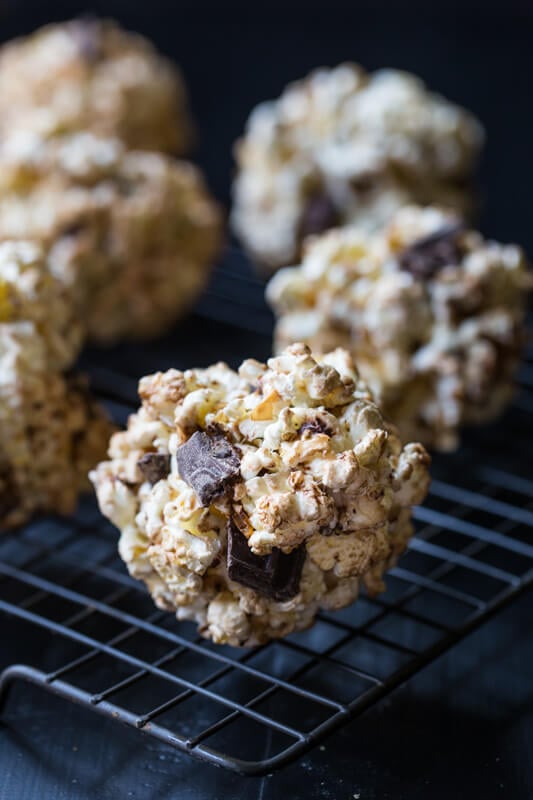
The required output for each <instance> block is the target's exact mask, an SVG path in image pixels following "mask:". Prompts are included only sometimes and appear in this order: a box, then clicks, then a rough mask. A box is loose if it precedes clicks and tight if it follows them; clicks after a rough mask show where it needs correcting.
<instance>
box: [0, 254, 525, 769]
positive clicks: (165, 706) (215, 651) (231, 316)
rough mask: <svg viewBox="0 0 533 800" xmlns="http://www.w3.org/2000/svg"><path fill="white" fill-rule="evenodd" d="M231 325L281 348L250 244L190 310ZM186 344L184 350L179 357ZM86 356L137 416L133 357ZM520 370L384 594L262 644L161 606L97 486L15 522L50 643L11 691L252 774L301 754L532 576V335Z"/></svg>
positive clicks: (116, 400)
mask: <svg viewBox="0 0 533 800" xmlns="http://www.w3.org/2000/svg"><path fill="white" fill-rule="evenodd" d="M206 320H207V322H206ZM228 323H231V324H232V325H233V326H235V325H237V326H239V327H240V328H241V329H245V330H247V331H248V334H247V335H246V339H247V340H249V337H254V336H255V337H256V338H255V339H254V340H253V343H254V346H255V345H257V347H259V349H261V347H264V348H268V341H269V340H268V337H269V336H270V333H271V325H272V320H271V317H270V314H269V312H268V310H267V309H266V307H265V306H264V303H263V300H262V287H261V284H260V283H259V282H258V281H257V280H255V279H254V278H253V277H251V274H250V273H249V272H248V271H247V267H246V264H245V260H244V259H243V257H242V256H240V254H239V253H235V252H233V253H232V254H230V258H229V263H228V264H226V265H224V266H223V267H221V268H220V269H219V270H218V271H217V273H216V274H215V278H214V281H213V284H212V286H211V288H210V290H209V292H208V293H207V294H206V296H205V297H204V299H203V301H202V303H201V304H200V306H199V307H198V309H197V315H196V318H195V319H193V320H192V321H191V322H190V323H188V324H189V325H191V326H192V328H191V329H192V330H194V329H195V325H196V326H197V327H198V326H199V325H201V326H205V325H206V324H210V325H215V326H219V328H218V330H219V332H224V331H226V332H227V331H229V330H230V328H229V327H228ZM238 337H240V338H242V330H241V333H240V334H239V333H238ZM181 338H182V339H183V338H184V337H181ZM185 338H186V337H185ZM247 343H249V341H247ZM169 348H170V349H169V350H165V346H164V345H163V344H162V345H160V346H159V345H158V350H157V352H158V357H159V358H160V360H159V361H158V362H155V361H154V353H153V352H151V351H150V350H149V349H148V351H147V355H146V358H147V359H148V361H150V362H151V363H150V364H143V363H139V361H138V359H137V361H136V368H137V369H138V370H142V371H146V370H147V368H154V367H158V368H159V367H161V366H162V364H161V359H162V361H163V362H164V361H165V359H166V358H167V356H168V359H171V358H173V359H174V360H175V359H176V347H175V342H174V343H169ZM165 353H166V354H167V355H165ZM186 357H187V356H186V347H185V350H184V351H183V353H182V354H181V355H179V354H178V356H177V358H178V361H179V359H180V358H181V359H185V358H186ZM117 363H120V364H121V371H120V372H119V371H118V370H117V368H116V364H117ZM87 365H88V367H89V369H90V371H91V373H92V377H93V381H94V384H95V386H96V388H97V390H98V391H99V394H100V395H101V396H102V398H104V399H105V400H106V401H107V403H108V405H109V407H110V408H111V409H112V411H113V413H114V414H115V416H116V417H117V418H118V419H119V420H120V421H123V419H124V417H125V416H126V415H127V413H129V412H130V411H131V410H132V408H133V407H135V405H136V400H135V380H134V379H133V375H131V374H130V375H128V374H126V373H125V372H124V369H123V367H124V362H123V360H122V359H121V358H120V354H118V355H117V353H115V354H110V355H109V356H108V357H107V360H106V358H102V357H100V359H99V366H97V367H96V366H94V360H93V359H92V357H91V354H89V355H88V360H87ZM175 365H176V364H175ZM177 365H178V366H184V365H185V363H183V364H180V363H177ZM519 377H520V389H519V392H518V393H517V396H516V399H515V401H514V403H513V405H512V407H511V409H510V410H509V412H508V413H507V415H506V417H505V418H504V420H502V421H500V422H499V423H498V424H497V425H494V426H491V427H489V428H484V429H483V430H482V431H472V432H467V434H466V436H465V444H464V446H463V447H462V449H461V451H460V452H459V453H457V454H454V455H451V456H441V457H436V458H435V459H434V464H433V476H434V480H433V484H432V487H431V491H430V495H429V498H428V500H427V502H426V504H425V505H424V506H423V507H421V508H418V509H416V510H415V520H416V527H417V531H416V535H415V537H414V538H413V540H412V542H411V545H410V547H409V550H408V552H407V553H406V555H405V556H404V557H403V558H402V560H401V561H400V563H399V564H398V566H396V567H395V568H394V569H392V570H391V572H390V573H389V576H388V579H387V591H386V593H385V594H383V595H381V596H379V597H376V598H368V597H366V596H363V597H361V598H360V599H359V600H358V601H357V603H356V604H355V605H353V606H352V607H350V608H348V609H344V610H342V611H339V612H335V613H322V614H321V615H320V616H319V618H318V620H317V623H316V625H315V626H314V627H312V628H311V629H309V630H308V631H305V632H301V633H298V634H293V635H291V636H289V637H287V638H286V639H283V640H279V641H276V642H271V643H270V644H268V645H266V646H263V647H261V648H253V649H249V650H239V649H235V648H230V647H226V646H224V647H220V646H215V645H213V644H212V643H210V642H208V641H205V640H203V639H202V638H201V637H199V636H198V635H197V634H196V631H195V629H194V627H193V626H192V625H190V624H189V623H177V622H176V620H175V619H174V617H173V616H172V615H171V614H168V613H164V612H162V611H158V610H156V609H155V608H154V606H153V604H152V602H151V600H150V598H149V597H148V595H147V594H146V592H145V590H144V588H143V586H142V585H141V584H139V583H138V582H137V581H135V580H133V579H132V578H131V577H130V576H129V575H128V574H127V572H126V570H125V568H124V566H123V564H122V562H121V561H120V559H119V557H118V555H117V550H116V540H117V534H116V531H115V530H114V529H113V528H112V527H111V526H110V525H109V524H107V523H106V522H105V521H104V520H103V519H102V518H101V516H100V515H99V513H98V511H97V509H96V507H95V504H94V501H92V500H91V499H87V500H85V501H84V502H83V503H82V505H81V507H80V510H79V512H78V513H77V514H76V516H74V517H72V518H68V519H60V518H47V519H41V520H39V521H36V522H34V523H32V524H30V525H28V526H26V527H25V528H24V529H22V530H19V531H16V532H12V533H10V534H5V535H3V536H2V537H1V538H0V612H3V613H4V614H6V615H7V616H8V617H9V619H10V620H11V621H13V620H16V621H19V620H20V621H24V622H25V623H29V624H30V625H33V626H37V627H38V628H39V629H40V630H41V631H42V632H43V633H44V634H45V636H46V646H45V648H44V653H42V654H40V655H39V657H37V656H36V660H37V662H39V660H40V661H41V663H40V664H39V663H37V665H29V664H24V665H23V664H14V665H11V666H9V667H8V668H7V669H6V670H4V672H3V673H2V675H1V676H0V703H1V702H5V701H6V700H7V697H8V694H9V689H10V688H11V687H12V686H13V684H14V683H15V682H17V681H26V682H31V683H33V684H36V685H38V686H40V687H41V688H43V689H46V690H47V691H49V692H52V693H54V694H56V695H59V696H61V697H63V698H65V699H67V700H70V701H74V702H77V703H80V704H82V705H84V706H86V707H89V708H92V709H94V710H95V711H97V712H99V713H101V714H104V715H106V716H111V717H113V718H115V719H117V720H119V721H121V722H123V723H125V724H127V725H130V726H132V727H134V728H137V729H138V730H139V731H143V732H144V733H145V734H148V735H150V736H152V737H155V738H157V739H160V740H161V741H163V742H165V743H167V744H170V745H173V746H174V747H177V748H179V749H180V750H183V751H186V752H188V753H190V754H191V755H193V756H196V757H197V758H200V759H204V760H206V761H209V762H211V763H214V764H217V765H220V766H224V767H227V768H229V769H231V770H234V771H237V772H240V773H243V774H250V775H251V774H256V775H257V774H265V773H267V772H271V771H273V770H274V769H276V768H279V767H281V766H282V765H284V764H286V763H288V762H289V761H290V760H292V759H294V758H295V757H297V756H298V755H300V754H302V753H303V752H305V751H306V750H308V749H310V748H311V747H313V746H314V745H316V744H317V743H319V742H320V741H321V740H323V739H324V738H325V737H326V736H327V735H328V734H330V733H331V732H332V731H333V730H334V729H336V728H337V727H339V726H340V725H342V724H343V723H345V722H346V721H347V720H348V719H351V718H353V717H355V716H357V715H359V714H361V713H362V712H363V711H364V710H365V709H367V708H368V707H369V706H371V705H372V704H374V703H375V702H376V701H377V700H379V699H380V698H382V697H384V696H385V695H386V694H388V693H389V692H391V691H392V690H393V689H394V688H395V687H397V686H398V685H399V684H401V683H403V682H405V681H406V680H407V679H408V678H409V677H410V676H412V675H414V674H415V673H416V672H417V671H419V670H420V669H421V668H422V667H424V666H425V665H427V664H429V663H430V662H431V661H433V660H434V659H435V658H436V657H437V656H438V655H440V654H441V653H443V652H444V651H445V650H447V649H448V648H449V647H451V646H452V645H453V644H454V643H456V642H458V641H459V640H460V639H462V638H464V637H465V636H467V634H468V633H469V632H471V631H472V630H473V629H474V628H476V627H477V626H479V625H480V624H481V623H482V622H484V621H486V620H487V619H489V617H490V616H491V615H492V614H494V613H495V612H497V611H498V610H499V609H501V608H502V607H503V606H504V605H505V604H506V603H507V602H509V601H510V600H511V599H512V598H514V597H516V596H517V595H518V594H520V593H521V592H523V591H524V590H526V589H527V588H528V587H530V586H531V585H532V583H533V544H532V542H533V539H532V533H533V481H532V480H530V479H529V478H528V477H527V476H524V475H523V470H524V465H526V464H528V463H529V453H528V450H529V447H530V445H529V443H528V439H529V437H530V436H531V433H532V432H533V353H532V352H531V349H530V350H529V352H528V360H526V362H525V363H524V366H523V368H522V370H521V373H520V376H519Z"/></svg>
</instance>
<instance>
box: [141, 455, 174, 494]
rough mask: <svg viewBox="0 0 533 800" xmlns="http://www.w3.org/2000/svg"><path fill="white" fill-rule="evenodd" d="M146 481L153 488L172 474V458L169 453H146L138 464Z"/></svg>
mask: <svg viewBox="0 0 533 800" xmlns="http://www.w3.org/2000/svg"><path fill="white" fill-rule="evenodd" d="M137 466H138V467H139V469H140V470H141V472H142V474H143V476H144V478H145V480H147V481H149V482H150V483H151V484H152V486H153V485H154V483H157V482H158V481H162V480H163V478H166V477H167V475H168V473H169V472H170V456H169V454H168V453H146V455H144V456H143V457H142V458H141V459H140V460H139V461H138V462H137Z"/></svg>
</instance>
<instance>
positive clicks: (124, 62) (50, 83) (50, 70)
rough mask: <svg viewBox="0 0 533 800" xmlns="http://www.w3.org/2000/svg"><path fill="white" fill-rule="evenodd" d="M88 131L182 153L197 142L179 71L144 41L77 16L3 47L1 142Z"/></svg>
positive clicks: (109, 24)
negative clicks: (24, 134) (16, 134)
mask: <svg viewBox="0 0 533 800" xmlns="http://www.w3.org/2000/svg"><path fill="white" fill-rule="evenodd" d="M13 131H31V132H33V133H36V134H39V135H42V136H45V137H52V136H61V135H64V134H68V133H75V132H79V131H90V132H92V133H96V134H98V135H101V136H109V137H115V136H116V137H118V138H120V139H122V141H124V142H125V143H126V145H127V146H128V147H130V148H138V149H141V150H159V151H162V152H168V153H172V154H174V155H183V154H184V153H186V152H187V150H188V148H189V145H190V140H191V122H190V119H189V112H188V108H187V99H186V94H185V87H184V83H183V80H182V77H181V75H180V72H179V70H178V69H177V67H176V66H175V65H173V64H172V63H171V62H170V61H168V60H167V59H166V58H164V57H163V56H161V55H160V54H158V53H157V51H156V50H155V48H154V47H153V45H152V44H151V43H150V42H149V41H148V40H147V39H145V38H144V37H142V36H140V35H139V34H135V33H128V32H126V31H123V30H122V29H121V28H120V27H119V26H118V25H117V24H116V23H114V22H111V21H109V20H99V19H96V18H89V17H86V18H79V19H74V20H72V21H70V22H65V23H61V24H55V25H47V26H46V27H45V28H41V29H40V30H38V31H36V32H35V33H33V34H31V35H30V36H26V37H24V38H21V39H15V40H14V41H12V42H9V43H7V44H5V45H4V46H3V47H2V48H0V137H4V136H6V135H8V134H10V133H11V132H13Z"/></svg>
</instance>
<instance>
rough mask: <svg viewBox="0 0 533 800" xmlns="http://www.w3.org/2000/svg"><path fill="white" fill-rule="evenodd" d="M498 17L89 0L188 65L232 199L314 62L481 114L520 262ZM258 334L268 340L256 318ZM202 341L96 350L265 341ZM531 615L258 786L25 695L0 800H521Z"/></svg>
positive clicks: (25, 651) (525, 153)
mask: <svg viewBox="0 0 533 800" xmlns="http://www.w3.org/2000/svg"><path fill="white" fill-rule="evenodd" d="M51 6H52V7H51ZM498 6H499V8H498V10H494V9H492V8H487V6H486V5H485V4H475V3H465V4H461V3H453V4H445V3H437V4H436V5H431V6H430V5H429V4H427V5H424V4H422V3H417V4H416V9H415V4H413V5H412V6H411V5H410V6H406V5H405V4H400V3H396V4H394V3H383V2H380V3H379V4H378V5H373V4H370V3H364V4H362V5H361V6H359V5H358V4H356V3H349V4H343V3H340V2H331V3H328V4H314V5H313V6H312V7H311V6H309V5H308V4H301V3H292V4H291V3H286V4H281V3H278V2H275V3H273V4H271V5H269V6H266V5H265V6H263V5H253V6H252V4H249V5H245V4H239V3H228V4H223V3H218V4H216V5H215V4H213V5H211V4H208V3H202V2H197V3H195V4H192V3H189V2H187V3H182V4H179V3H177V2H176V3H174V2H168V3H163V2H158V1H157V0H153V1H152V2H151V3H149V4H146V3H134V2H131V0H130V2H125V1H123V2H112V1H110V2H98V3H92V4H90V7H91V8H92V9H93V10H96V11H100V12H104V13H107V14H109V15H115V16H119V17H121V19H122V20H123V21H124V22H125V24H127V25H129V26H131V27H133V28H137V29H139V30H141V31H143V32H145V33H146V34H148V35H150V36H152V37H153V38H154V39H155V40H156V42H157V43H158V44H159V46H160V47H161V48H162V49H163V50H165V51H166V52H168V53H170V54H172V55H174V56H175V57H176V58H177V59H178V60H179V62H180V63H181V64H182V66H183V68H184V71H185V73H186V76H187V79H188V83H189V85H190V87H191V95H192V102H193V107H194V111H195V114H196V117H197V120H198V123H199V128H200V129H201V131H202V138H201V141H200V145H199V149H198V152H197V157H198V160H199V161H200V162H201V163H202V164H203V165H204V167H205V168H206V170H207V173H208V178H209V180H210V182H211V185H212V186H213V187H214V189H215V191H216V193H217V194H218V196H219V197H220V198H221V199H223V200H225V201H227V198H228V185H229V176H230V174H231V157H230V148H231V143H232V142H233V140H234V139H235V138H236V136H237V135H238V134H239V132H240V130H241V128H242V124H243V121H244V119H245V117H246V114H247V112H248V110H249V108H250V107H251V106H252V105H253V104H254V103H255V102H257V101H258V100H261V99H265V98H267V97H270V96H275V95H276V94H278V93H279V91H280V89H281V88H282V86H283V85H284V84H285V83H286V81H287V80H290V79H292V78H296V77H299V76H300V75H301V74H303V73H304V72H305V71H306V70H308V69H309V68H310V67H312V66H315V65H316V64H320V63H336V62H337V61H340V60H343V59H348V58H350V59H357V60H360V61H361V62H362V63H363V64H364V65H365V66H367V67H370V68H374V67H378V66H383V65H389V66H399V67H403V68H407V69H412V70H414V71H416V72H418V73H419V74H421V75H422V76H423V77H424V78H426V79H427V81H428V82H429V83H430V84H431V85H432V86H433V87H434V88H436V89H438V90H440V91H442V92H443V93H445V94H447V95H448V96H449V97H450V98H452V99H455V100H457V101H459V102H462V103H464V104H465V105H468V106H469V107H471V108H472V109H473V110H474V111H476V112H477V113H478V114H479V116H480V117H481V119H482V121H483V122H484V123H485V125H486V127H487V129H488V135H489V142H488V148H487V153H486V157H485V159H484V162H483V168H482V183H483V188H484V189H485V190H486V192H487V195H486V199H485V205H484V209H483V215H482V228H483V230H484V232H485V233H487V234H489V235H491V236H494V237H495V238H500V239H503V240H506V239H509V240H518V241H520V242H522V243H524V244H525V245H526V246H527V247H528V248H529V250H530V251H531V250H533V230H532V226H531V222H530V218H531V204H530V200H529V195H530V187H531V186H532V179H533V159H532V156H531V139H532V136H531V129H532V123H533V99H532V91H531V82H532V71H533V55H532V48H531V41H532V36H533V10H532V8H531V5H530V4H524V3H509V4H503V3H500V4H498ZM406 8H410V9H411V11H407V10H406ZM80 10H88V6H87V4H83V3H73V2H71V3H68V2H62V3H60V2H58V3H53V4H52V3H50V2H46V3H45V2H23V1H22V0H11V2H10V3H7V4H5V3H4V4H3V6H2V8H1V9H0V20H1V35H2V37H3V38H7V37H8V36H12V35H14V34H16V33H21V32H24V31H27V30H29V29H31V28H32V27H33V26H34V25H36V24H40V23H42V22H45V21H46V20H47V19H51V18H62V17H65V16H69V15H71V14H73V13H76V12H77V11H80ZM208 12H209V13H208ZM228 288H229V290H231V287H228ZM264 324H265V329H267V327H268V318H267V317H265V319H264ZM202 331H203V333H202V334H200V333H199V327H198V323H197V321H196V320H190V321H188V322H185V323H184V324H183V325H182V326H181V327H180V328H179V330H178V331H177V334H176V339H175V340H173V339H172V338H170V339H168V340H166V342H165V344H164V346H162V347H161V348H160V347H159V346H158V345H157V344H153V345H150V346H147V347H143V348H142V349H139V348H133V347H122V348H120V349H119V350H118V351H115V352H109V353H105V354H103V355H102V356H101V358H100V362H101V364H102V366H103V367H112V366H113V364H114V363H116V360H117V359H119V361H120V363H121V366H124V367H125V369H126V371H127V372H128V374H130V375H131V376H132V377H134V376H137V375H139V374H140V373H142V372H144V371H145V370H146V369H147V368H153V365H154V357H155V358H156V359H157V361H156V363H157V366H158V367H159V368H165V367H166V366H170V365H171V364H172V365H174V366H185V364H184V363H183V361H184V358H185V356H184V343H185V346H186V348H187V352H188V359H187V361H188V363H189V364H192V363H194V364H196V363H198V364H207V363H209V362H210V361H213V360H215V359H216V358H220V357H222V358H225V359H226V360H228V361H230V363H232V364H235V363H237V362H238V361H239V360H240V359H241V358H242V357H243V356H244V355H254V356H255V357H258V358H264V357H265V356H266V355H267V354H268V338H266V337H265V336H260V335H255V334H251V333H250V334H248V333H243V331H239V330H237V329H234V328H228V327H225V326H224V325H222V324H220V323H216V322H210V323H205V327H202ZM173 341H175V342H176V343H177V344H176V346H173V343H172V342H173ZM174 361H177V362H179V363H174ZM133 386H134V384H133V382H132V388H133ZM487 435H488V436H489V435H490V434H487ZM495 444H497V439H495ZM530 446H531V443H530V442H527V441H518V440H517V450H520V449H522V451H523V474H524V477H527V476H529V477H531V462H530ZM465 469H466V466H465ZM532 617H533V614H532V603H531V595H530V594H529V595H526V596H524V597H523V598H522V600H521V601H520V602H519V603H516V604H514V606H512V607H511V608H510V609H508V610H507V611H506V612H505V613H503V614H501V615H500V616H498V617H497V618H495V619H494V620H493V621H492V622H491V623H490V624H488V625H486V626H485V627H484V628H482V629H481V630H480V631H478V632H477V633H476V634H474V635H472V636H471V637H470V638H469V639H468V640H467V641H466V642H464V643H463V644H462V645H460V646H458V647H456V648H455V649H454V650H453V651H451V652H450V653H449V654H448V655H447V656H445V657H443V658H441V659H439V661H438V662H436V663H435V664H434V665H433V666H432V667H430V668H428V669H426V670H425V671H424V672H423V673H422V674H421V675H420V676H418V678H416V679H415V680H413V681H412V682H410V683H409V685H408V686H407V687H405V688H403V689H400V690H398V691H397V692H396V693H395V694H394V695H393V696H392V698H390V699H389V700H387V701H385V702H383V703H381V704H380V706H378V707H376V708H374V709H373V710H371V711H370V712H368V713H367V714H366V715H365V716H364V717H363V718H361V719H359V720H356V721H355V722H354V723H352V724H350V725H349V726H347V727H346V728H344V729H343V730H342V731H341V732H339V733H338V734H335V735H334V736H333V737H332V738H331V739H329V740H328V741H327V743H326V744H325V745H324V749H316V750H315V751H313V752H312V753H311V754H309V755H308V756H305V757H304V758H302V759H301V760H300V761H298V762H297V763H295V764H294V765H292V766H290V767H288V768H286V769H285V770H283V771H282V772H281V773H279V774H277V775H275V776H273V777H267V778H264V779H262V778H260V779H255V778H248V779H244V778H240V777H238V776H235V775H231V774H229V773H226V772H223V771H222V770H217V769H215V768H214V767H210V766H207V765H205V764H200V763H196V762H194V761H193V760H191V759H190V758H189V757H188V756H186V755H182V754H179V753H176V752H175V751H173V750H170V749H169V748H167V747H165V746H163V745H158V744H156V743H154V742H153V741H150V740H148V739H145V738H143V737H142V736H141V735H138V734H136V733H135V732H134V731H129V730H126V729H123V728H121V727H119V726H117V725H116V724H113V723H112V722H108V721H104V720H102V719H101V718H99V717H97V716H96V715H92V714H90V713H88V712H86V711H82V710H80V709H79V708H77V707H73V706H69V705H68V704H66V703H64V702H61V701H59V700H56V699H52V698H50V697H49V696H45V695H43V694H42V693H39V692H38V691H36V690H30V689H27V688H24V687H21V688H19V689H17V690H16V692H15V693H14V694H13V696H12V697H11V699H10V703H9V706H8V707H7V711H6V715H5V716H4V718H3V724H2V725H0V800H12V799H15V800H26V798H39V800H41V798H43V800H47V799H48V798H50V800H51V799H52V798H53V799H54V800H63V798H75V799H77V798H80V800H81V798H94V800H100V799H101V800H107V799H108V798H109V800H111V798H113V800H114V799H115V798H126V797H131V798H141V799H142V800H146V799H147V798H156V797H157V798H180V800H189V798H190V799H191V800H197V799H200V798H202V799H203V798H216V799H217V800H218V798H238V797H240V798H243V800H248V798H250V799H252V798H253V800H256V798H257V800H274V798H278V797H287V798H292V797H294V798H300V797H301V798H332V800H353V798H357V797H358V796H359V797H360V798H361V800H373V799H374V798H376V800H377V799H378V798H379V800H382V799H383V800H384V799H385V798H394V800H403V798H405V800H418V798H424V800H426V798H427V799H431V800H433V799H436V800H440V798H443V800H444V798H446V800H450V798H452V799H453V798H465V800H466V798H469V800H470V798H477V797H483V798H485V799H486V800H492V798H511V800H529V798H531V797H533V766H532V764H531V753H532V752H533V705H532V700H533V697H532V695H533V679H532V673H533V668H532V666H531V665H532V663H533V641H532V637H531V621H532ZM44 649H45V641H44V640H43V639H42V638H41V637H40V634H39V633H38V631H37V629H35V628H30V627H25V626H23V625H22V624H21V623H18V622H13V621H6V618H5V617H2V618H1V619H0V667H3V666H5V665H6V664H7V663H11V662H12V661H20V662H24V661H25V660H27V659H29V658H30V656H31V654H32V653H35V652H36V651H39V650H44Z"/></svg>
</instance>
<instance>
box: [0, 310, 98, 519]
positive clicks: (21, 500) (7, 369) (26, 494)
mask: <svg viewBox="0 0 533 800" xmlns="http://www.w3.org/2000/svg"><path fill="white" fill-rule="evenodd" d="M1 327H2V326H1V325H0V328H1ZM32 341H33V343H34V346H35V351H36V352H37V354H38V351H39V340H38V339H36V338H35V337H33V339H32ZM11 356H12V357H11ZM112 431H113V426H112V425H111V423H110V422H109V420H108V419H107V417H106V415H105V414H104V412H103V411H102V409H101V408H100V407H99V405H98V404H97V402H96V401H95V400H94V399H93V398H92V397H91V395H90V394H89V392H88V390H87V386H86V384H85V382H84V379H83V378H82V377H81V376H76V375H73V374H68V375H66V376H63V375H61V374H60V373H58V372H47V371H40V370H31V369H29V368H28V365H27V364H22V365H21V364H20V362H18V360H17V358H16V355H13V354H12V353H11V354H8V355H7V356H6V355H5V354H2V357H1V359H0V530H2V529H6V528H10V527H13V526H16V525H21V524H22V523H24V522H27V521H28V520H29V519H30V518H31V517H32V516H33V514H35V513H36V512H41V513H43V512H54V513H57V514H69V513H71V512H73V511H74V509H75V507H76V503H77V500H78V496H79V493H80V492H81V491H84V490H87V489H88V487H89V485H90V484H89V481H88V477H87V475H88V472H89V470H90V469H91V468H92V467H93V466H94V465H95V464H96V463H97V462H98V461H99V460H100V459H101V458H102V457H103V456H104V454H105V449H106V444H107V441H108V439H109V436H110V435H111V433H112Z"/></svg>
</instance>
